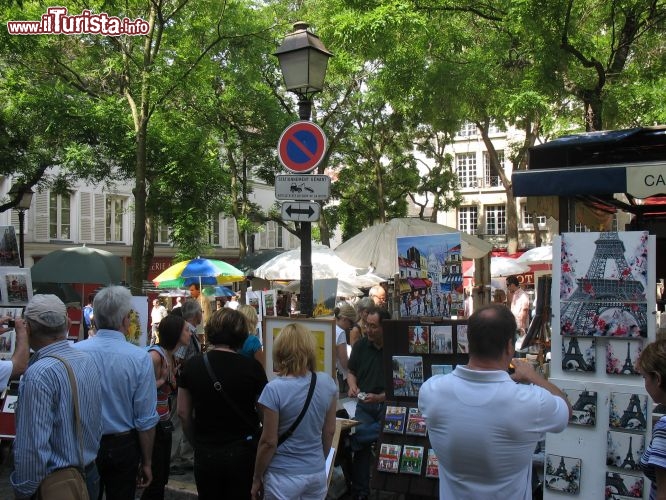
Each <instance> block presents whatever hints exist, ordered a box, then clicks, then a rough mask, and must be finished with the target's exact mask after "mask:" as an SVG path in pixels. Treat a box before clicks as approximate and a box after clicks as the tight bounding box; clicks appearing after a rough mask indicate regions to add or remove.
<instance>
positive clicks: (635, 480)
mask: <svg viewBox="0 0 666 500" xmlns="http://www.w3.org/2000/svg"><path fill="white" fill-rule="evenodd" d="M643 482H644V481H643V477H642V476H631V475H629V474H620V473H618V472H607V473H606V499H607V500H609V499H615V498H617V499H619V498H643Z"/></svg>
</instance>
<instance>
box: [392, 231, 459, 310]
mask: <svg viewBox="0 0 666 500" xmlns="http://www.w3.org/2000/svg"><path fill="white" fill-rule="evenodd" d="M396 241H397V246H398V269H399V270H400V280H401V283H402V284H403V285H402V286H401V287H400V290H401V293H400V316H402V317H410V316H431V317H432V316H435V317H451V316H457V315H458V311H459V310H462V309H463V300H464V294H463V286H462V282H463V277H462V255H461V253H460V250H461V240H460V234H458V233H451V234H436V235H425V236H404V237H400V238H397V239H396Z"/></svg>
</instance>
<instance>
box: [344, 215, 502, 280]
mask: <svg viewBox="0 0 666 500" xmlns="http://www.w3.org/2000/svg"><path fill="white" fill-rule="evenodd" d="M458 232H459V231H458V230H456V229H453V228H451V227H448V226H443V225H441V224H435V223H434V222H428V221H425V220H422V219H415V218H408V217H405V218H397V219H391V220H390V221H388V222H385V223H383V224H376V225H374V226H371V227H369V228H367V229H365V230H363V231H362V232H361V233H359V234H357V235H356V236H354V237H352V238H350V239H348V240H347V241H345V242H344V243H343V244H341V245H340V246H338V247H337V248H336V249H335V253H336V255H337V256H338V257H340V258H341V259H342V260H344V261H345V262H347V263H348V264H351V265H352V266H356V267H358V268H366V269H370V270H371V272H373V273H374V274H377V275H380V276H383V277H387V278H392V277H393V275H394V274H396V273H397V272H398V256H397V253H398V249H397V244H396V238H398V237H400V236H419V235H424V234H448V233H458ZM460 239H461V241H462V256H463V257H464V258H466V259H478V258H481V257H483V256H484V255H486V254H487V253H488V252H490V251H491V250H492V245H491V244H490V243H488V242H487V241H483V240H482V239H480V238H477V237H476V236H472V235H470V234H467V233H462V232H461V233H460Z"/></svg>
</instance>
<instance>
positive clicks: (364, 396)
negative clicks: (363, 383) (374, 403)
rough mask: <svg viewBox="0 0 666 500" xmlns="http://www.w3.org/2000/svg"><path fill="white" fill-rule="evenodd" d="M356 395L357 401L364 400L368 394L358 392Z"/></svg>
mask: <svg viewBox="0 0 666 500" xmlns="http://www.w3.org/2000/svg"><path fill="white" fill-rule="evenodd" d="M356 397H357V398H358V400H359V401H365V400H366V398H367V397H368V395H367V394H366V393H365V392H359V393H358V395H357V396H356Z"/></svg>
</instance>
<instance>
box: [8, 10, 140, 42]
mask: <svg viewBox="0 0 666 500" xmlns="http://www.w3.org/2000/svg"><path fill="white" fill-rule="evenodd" d="M149 30H150V25H149V24H148V22H147V21H144V20H143V19H129V18H127V17H123V18H122V19H121V18H119V17H116V16H109V15H108V14H106V13H104V12H102V13H101V14H93V13H92V12H90V11H89V10H84V11H82V12H81V14H79V15H78V16H76V15H74V16H69V15H67V8H65V7H49V8H48V9H47V11H46V14H42V18H41V20H39V21H7V31H9V34H10V35H84V34H85V35H106V36H120V35H146V34H147V33H148V31H149Z"/></svg>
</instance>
